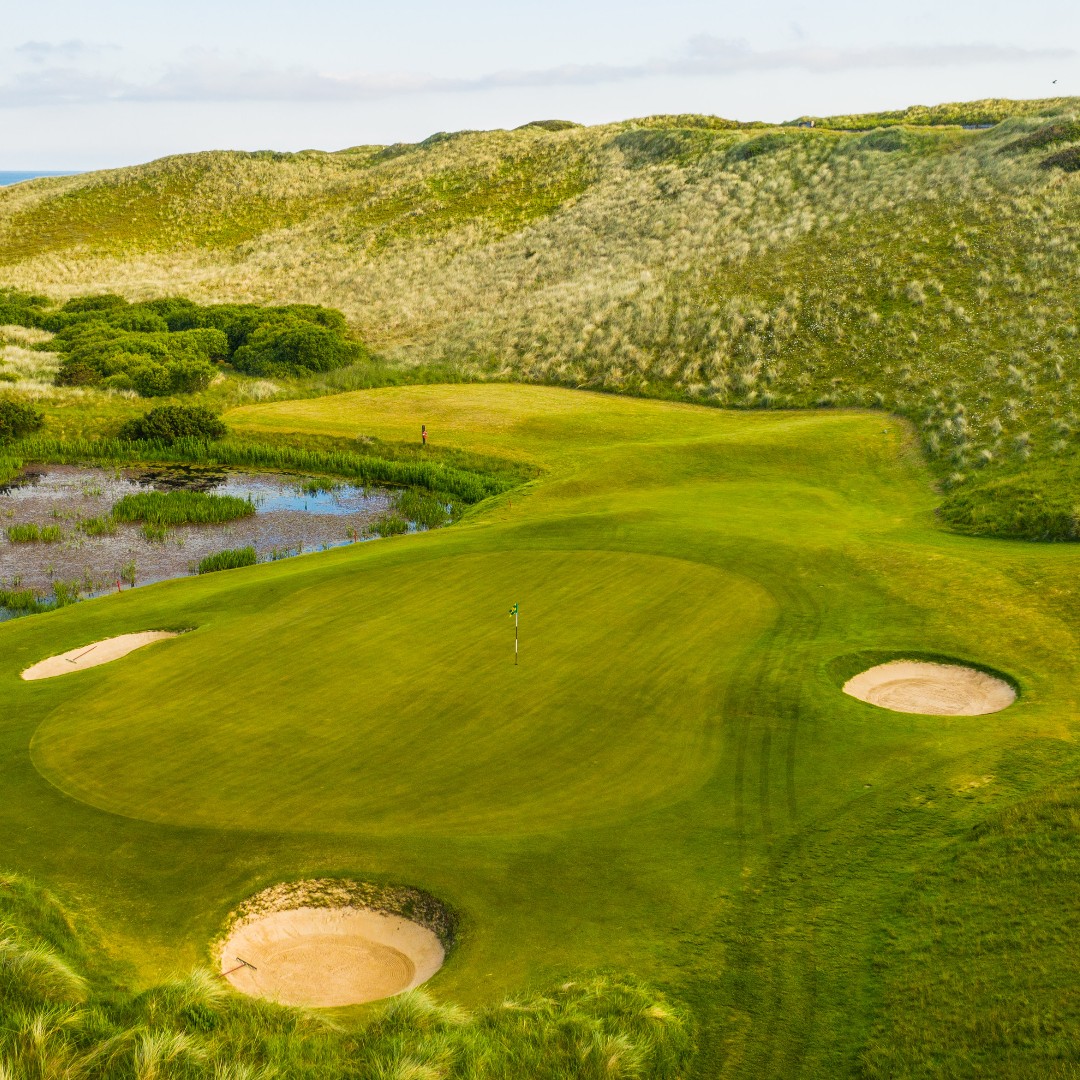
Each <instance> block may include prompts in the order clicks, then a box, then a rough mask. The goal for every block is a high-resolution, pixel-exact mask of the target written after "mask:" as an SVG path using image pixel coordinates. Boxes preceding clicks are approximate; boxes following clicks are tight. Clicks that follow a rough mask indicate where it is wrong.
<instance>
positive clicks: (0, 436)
mask: <svg viewBox="0 0 1080 1080" xmlns="http://www.w3.org/2000/svg"><path fill="white" fill-rule="evenodd" d="M44 423H45V416H44V414H43V413H40V412H38V410H37V409H35V408H34V406H33V405H31V404H30V403H29V402H28V401H23V400H22V399H21V398H17V397H14V396H13V395H10V394H5V395H3V396H0V442H3V441H5V440H7V439H22V438H25V437H26V436H27V435H32V434H33V433H34V432H35V431H40V430H41V428H42V426H43V425H44Z"/></svg>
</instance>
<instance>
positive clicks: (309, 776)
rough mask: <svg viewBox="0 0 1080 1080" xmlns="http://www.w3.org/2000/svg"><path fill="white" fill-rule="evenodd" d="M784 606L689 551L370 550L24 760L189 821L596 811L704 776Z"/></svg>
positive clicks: (121, 677)
mask: <svg viewBox="0 0 1080 1080" xmlns="http://www.w3.org/2000/svg"><path fill="white" fill-rule="evenodd" d="M630 598H632V600H630ZM510 599H513V600H516V601H519V602H520V603H521V607H522V612H523V615H524V619H523V623H524V634H525V648H524V654H523V655H524V659H525V663H524V664H523V665H521V666H518V667H515V666H513V664H512V663H511V657H512V651H511V650H512V645H513V620H511V619H510V618H509V617H508V612H507V604H508V602H509V600H510ZM772 614H773V609H772V604H771V601H770V600H769V598H768V596H767V594H765V593H764V592H763V591H762V590H761V589H759V588H758V587H756V586H754V585H753V584H751V583H749V582H746V581H741V580H739V579H737V578H733V577H732V576H730V575H728V574H724V573H722V572H721V571H717V570H711V571H709V572H707V573H706V574H704V575H702V574H701V573H700V572H699V568H697V567H695V566H694V565H693V564H691V563H686V562H682V561H679V560H676V559H663V558H657V557H646V556H634V555H618V554H603V553H597V552H565V553H549V552H522V553H520V554H508V553H496V554H491V555H487V556H482V557H481V556H465V555H459V556H454V557H448V558H438V559H431V560H425V561H424V562H421V563H420V564H419V565H416V566H413V565H409V566H404V567H403V566H393V565H391V566H389V567H385V566H382V565H380V561H379V560H377V559H376V560H375V561H374V565H371V566H368V567H367V568H366V569H365V570H364V572H363V573H359V574H356V573H353V574H350V575H349V576H348V577H347V579H346V580H345V581H342V580H338V579H334V580H330V581H327V582H324V583H321V584H317V585H313V586H311V587H309V588H306V589H304V590H302V591H300V592H298V593H289V594H287V595H283V596H281V597H280V598H279V599H278V601H277V602H276V603H274V604H273V605H272V606H270V607H268V608H267V609H265V610H264V611H263V613H262V616H261V618H260V620H259V625H258V627H257V628H252V627H251V626H249V625H248V624H247V623H246V622H245V623H240V624H234V625H232V626H229V627H214V626H210V627H206V628H204V629H203V630H200V631H198V632H196V633H194V634H190V635H187V637H186V639H185V640H183V641H181V642H177V643H176V644H175V645H174V646H173V648H171V649H170V650H169V651H168V652H167V653H164V654H162V655H160V656H158V657H155V658H154V659H153V660H152V661H151V662H150V663H149V664H146V665H143V664H132V665H130V666H128V667H126V668H124V669H123V670H122V671H117V673H116V675H115V677H113V678H110V679H109V680H108V681H105V682H102V683H101V684H100V685H99V686H98V687H96V688H95V689H94V690H93V691H90V692H87V693H85V694H82V695H79V696H77V697H75V698H74V699H73V700H72V701H71V702H70V703H67V704H65V705H64V706H61V707H60V708H59V709H58V710H56V711H55V712H54V713H53V714H52V715H50V716H49V717H48V718H47V719H46V720H45V721H44V722H43V723H42V725H41V727H40V728H39V729H38V731H37V733H36V734H35V736H34V740H33V743H32V751H33V756H34V761H35V763H36V764H37V766H38V768H39V769H40V770H41V771H42V773H43V774H44V775H45V776H47V777H48V778H49V779H50V780H51V781H52V782H53V783H55V784H56V785H57V786H58V787H60V788H62V789H63V790H64V791H66V792H68V793H69V794H71V795H73V796H75V797H77V798H79V799H82V800H84V801H86V802H89V803H92V804H93V805H95V806H99V807H101V808H103V809H106V810H111V811H113V812H115V813H119V814H126V815H129V816H132V817H139V818H145V819H147V820H153V821H165V822H172V823H175V824H200V825H215V826H223V827H240V828H244V827H258V828H275V829H284V830H291V829H307V830H310V829H322V830H329V831H354V830H357V829H361V830H364V831H369V830H372V829H395V828H400V827H402V825H403V824H404V825H407V827H408V828H417V827H424V828H428V829H431V830H435V831H438V830H446V829H449V830H455V829H485V830H487V829H491V828H499V829H511V828H512V829H514V830H516V831H521V830H525V831H528V830H533V829H538V828H547V827H550V826H552V825H554V824H566V823H570V822H576V823H578V824H581V823H585V822H590V821H603V820H605V819H609V818H611V817H612V816H614V815H619V814H622V813H626V812H627V811H629V810H631V809H634V808H637V809H643V808H646V807H649V806H653V805H656V804H657V803H660V802H663V801H669V800H672V799H677V798H684V797H685V796H686V794H687V793H688V792H690V791H692V790H693V789H694V788H695V787H697V786H698V785H700V783H701V782H702V781H703V780H704V779H705V778H706V777H707V776H709V775H710V773H711V772H712V771H713V769H714V768H715V765H716V754H717V751H718V748H719V746H720V741H719V739H718V737H717V725H718V721H719V713H718V702H719V701H720V700H721V698H722V695H723V692H724V690H725V683H726V678H727V672H728V671H730V670H731V667H732V665H733V661H734V660H735V659H736V658H737V657H738V655H739V654H740V653H741V652H743V651H745V650H746V649H747V648H748V647H750V646H751V645H752V644H753V641H754V639H755V637H756V635H757V632H758V630H759V629H760V628H761V627H762V626H763V625H764V624H765V622H766V620H767V619H768V618H769V616H771V615H772ZM285 640H288V641H290V642H291V644H290V646H289V654H288V662H287V663H283V662H281V659H280V653H279V652H278V646H277V644H276V643H278V642H282V641H285ZM270 657H277V659H276V660H275V661H274V662H273V663H272V664H270V665H268V664H267V659H268V658H270ZM148 717H153V723H147V718H148ZM118 775H123V776H125V777H126V781H125V783H124V784H122V785H118V784H117V783H116V777H117V776H118Z"/></svg>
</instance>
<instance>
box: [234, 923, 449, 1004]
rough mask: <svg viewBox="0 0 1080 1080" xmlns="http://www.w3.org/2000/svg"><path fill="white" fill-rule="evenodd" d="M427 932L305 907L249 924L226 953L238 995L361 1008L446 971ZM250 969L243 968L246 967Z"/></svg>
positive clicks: (236, 934) (237, 931)
mask: <svg viewBox="0 0 1080 1080" xmlns="http://www.w3.org/2000/svg"><path fill="white" fill-rule="evenodd" d="M444 956H445V952H444V950H443V946H442V943H441V942H440V941H439V939H438V938H437V937H436V936H435V934H433V933H432V932H431V931H430V930H428V929H427V928H426V927H423V926H420V925H419V924H417V923H414V922H410V921H409V920H408V919H403V918H401V917H400V916H398V915H388V914H384V913H383V912H381V911H372V910H369V909H366V908H354V907H344V908H326V907H300V908H292V909H290V910H287V911H275V912H273V913H271V914H269V915H263V916H260V917H258V918H256V919H252V920H250V921H245V922H243V923H241V924H240V925H239V926H237V927H236V929H235V930H233V931H232V933H230V935H229V936H228V938H227V939H226V940H225V943H224V944H223V945H222V947H221V956H220V961H221V971H222V974H223V975H225V977H226V978H227V979H228V980H229V982H231V983H232V985H233V986H235V987H236V989H237V990H240V991H242V992H243V993H245V994H251V995H252V996H253V997H262V998H269V999H270V1000H271V1001H277V1002H279V1003H280V1004H282V1005H306V1006H309V1007H316V1008H329V1007H331V1006H334V1005H358V1004H360V1003H362V1002H365V1001H377V1000H378V999H379V998H386V997H392V996H393V995H394V994H400V993H402V992H403V991H405V990H412V989H414V988H415V987H417V986H419V985H420V984H421V983H422V982H425V981H426V980H428V979H430V978H431V976H432V975H434V974H435V972H436V971H438V970H439V968H440V967H442V962H443V959H444ZM241 960H243V961H246V963H247V965H250V966H240V967H237V965H238V964H240V961H241Z"/></svg>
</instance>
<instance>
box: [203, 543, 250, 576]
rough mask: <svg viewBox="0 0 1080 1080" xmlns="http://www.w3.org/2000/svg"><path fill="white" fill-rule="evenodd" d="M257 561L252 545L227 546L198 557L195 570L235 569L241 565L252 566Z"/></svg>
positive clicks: (206, 571) (209, 572)
mask: <svg viewBox="0 0 1080 1080" xmlns="http://www.w3.org/2000/svg"><path fill="white" fill-rule="evenodd" d="M257 562H258V558H257V556H256V554H255V549H254V548H253V547H250V546H249V547H242V548H228V549H226V550H225V551H218V552H216V553H215V554H213V555H207V556H206V557H205V558H203V559H200V560H199V565H198V571H197V572H198V573H200V574H212V573H214V572H215V571H217V570H236V569H238V568H239V567H241V566H254V565H255V563H257Z"/></svg>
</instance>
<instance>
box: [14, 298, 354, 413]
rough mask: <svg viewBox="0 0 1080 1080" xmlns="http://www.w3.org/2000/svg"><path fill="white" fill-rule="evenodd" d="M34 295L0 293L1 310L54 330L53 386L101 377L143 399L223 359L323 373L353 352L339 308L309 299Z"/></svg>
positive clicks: (255, 370) (208, 373)
mask: <svg viewBox="0 0 1080 1080" xmlns="http://www.w3.org/2000/svg"><path fill="white" fill-rule="evenodd" d="M46 304H47V301H44V300H43V299H42V298H40V297H29V296H27V295H26V294H22V293H13V292H0V314H4V315H6V316H7V317H8V318H7V321H9V322H11V323H13V324H16V325H22V326H37V327H41V328H43V329H45V330H49V331H52V332H53V333H54V334H55V335H56V336H55V337H54V339H53V340H52V342H50V343H49V348H50V349H51V350H54V351H56V352H59V353H60V355H61V358H62V359H61V365H60V370H59V372H58V374H57V377H56V381H57V384H58V385H60V386H94V385H99V384H100V385H103V386H105V387H108V388H112V389H118V390H129V389H130V390H135V391H137V392H138V393H139V394H141V395H142V396H143V397H163V396H166V395H170V394H191V393H196V392H197V391H200V390H204V389H205V388H206V387H207V386H208V385H209V384H210V380H211V379H212V378H213V375H214V365H215V364H216V363H221V362H224V361H228V360H233V361H234V362H236V353H237V352H238V351H239V352H241V356H240V358H239V361H238V362H236V366H237V368H238V370H241V371H246V372H249V373H251V374H257V375H266V374H276V375H282V374H299V375H309V374H312V373H314V372H327V371H332V370H333V369H335V368H339V367H342V366H344V365H346V364H350V363H352V362H353V361H354V360H357V359H359V358H361V357H362V356H363V355H364V351H363V349H362V347H361V346H360V345H358V344H357V343H356V342H354V341H350V340H349V339H348V337H347V332H348V327H347V325H346V322H345V316H344V315H342V314H341V312H340V311H335V310H333V309H331V308H324V307H319V306H317V305H312V304H289V305H286V306H282V307H262V306H260V305H257V304H214V305H210V306H206V307H202V306H200V305H198V304H195V303H193V302H192V301H190V300H187V299H184V298H182V297H167V298H164V299H161V300H149V301H145V302H142V303H137V304H129V303H128V302H127V300H125V299H124V298H123V297H122V296H114V295H108V294H106V295H101V296H81V297H76V298H75V299H73V300H69V301H68V302H67V303H66V304H64V305H63V307H61V308H58V309H55V310H48V309H47V308H46V307H45V305H46Z"/></svg>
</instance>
